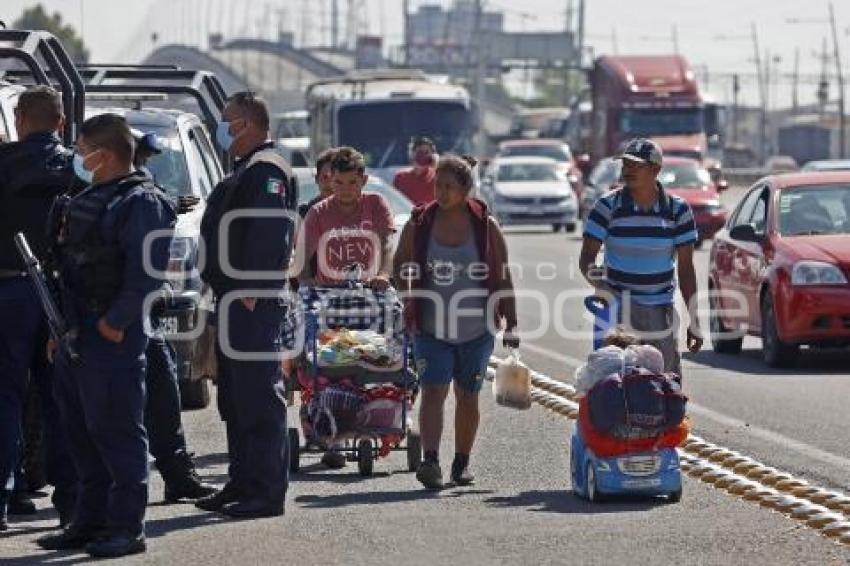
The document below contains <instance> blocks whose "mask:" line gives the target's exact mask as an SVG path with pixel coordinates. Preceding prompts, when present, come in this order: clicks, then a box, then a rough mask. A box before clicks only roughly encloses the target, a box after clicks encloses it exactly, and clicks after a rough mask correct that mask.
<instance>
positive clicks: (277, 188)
mask: <svg viewBox="0 0 850 566" xmlns="http://www.w3.org/2000/svg"><path fill="white" fill-rule="evenodd" d="M283 191H284V185H283V181H282V180H280V179H275V178H274V177H272V178H271V179H269V180H268V182H267V183H266V192H267V193H269V194H271V195H282V194H283Z"/></svg>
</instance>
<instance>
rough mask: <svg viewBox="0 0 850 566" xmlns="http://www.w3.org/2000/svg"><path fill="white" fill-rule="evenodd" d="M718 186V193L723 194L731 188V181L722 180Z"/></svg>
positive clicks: (718, 182)
mask: <svg viewBox="0 0 850 566" xmlns="http://www.w3.org/2000/svg"><path fill="white" fill-rule="evenodd" d="M716 186H717V192H718V193H722V192H723V191H725V190H727V189H728V188H729V181H727V180H726V179H720V180H719V181H717V185H716Z"/></svg>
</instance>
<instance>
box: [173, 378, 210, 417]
mask: <svg viewBox="0 0 850 566" xmlns="http://www.w3.org/2000/svg"><path fill="white" fill-rule="evenodd" d="M180 404H181V405H182V406H183V408H184V409H188V410H195V409H205V408H207V406H208V405H209V404H210V384H209V380H207V379H181V380H180Z"/></svg>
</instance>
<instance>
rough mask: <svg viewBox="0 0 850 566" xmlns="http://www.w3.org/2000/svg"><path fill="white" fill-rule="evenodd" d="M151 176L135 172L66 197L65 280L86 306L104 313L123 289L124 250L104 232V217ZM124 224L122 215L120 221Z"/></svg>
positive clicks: (62, 226)
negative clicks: (74, 195)
mask: <svg viewBox="0 0 850 566" xmlns="http://www.w3.org/2000/svg"><path fill="white" fill-rule="evenodd" d="M142 184H144V185H150V188H151V190H155V189H154V188H153V185H152V183H150V181H149V180H147V179H145V178H143V177H140V176H131V177H128V178H125V179H122V180H121V181H119V182H118V183H115V184H111V185H107V186H99V187H97V188H94V189H91V188H90V189H88V190H86V191H83V192H82V193H80V194H79V195H77V196H76V197H74V198H73V199H69V200H66V201H65V203H64V204H60V206H63V210H60V211H58V215H59V217H60V219H59V222H58V223H59V226H58V228H59V234H58V236H57V238H56V241H57V250H58V256H59V258H58V260H59V268H60V273H61V279H62V284H63V285H64V287H65V288H66V290H67V291H68V293H69V294H70V295H71V296H72V297H73V298H74V300H75V302H76V304H77V305H78V306H80V307H82V308H83V309H84V310H86V311H89V312H92V313H94V314H97V315H103V314H104V313H106V311H107V310H108V309H109V307H110V305H111V304H112V302H113V301H114V299H115V298H116V296H117V295H118V293H119V291H120V290H121V286H122V283H123V276H124V261H125V257H124V252H123V250H122V249H121V246H120V244H119V243H118V239H117V235H116V238H115V239H114V240H110V241H107V240H105V239H104V238H103V235H102V234H101V228H102V221H103V217H104V215H105V214H106V211H107V209H108V208H109V205H110V204H111V203H113V202H115V201H117V200H119V199H121V198H122V197H124V196H125V195H127V194H128V193H129V192H130V191H131V190H132V189H134V188H135V187H137V186H139V185H142ZM121 224H123V220H122V219H118V220H117V221H116V225H119V226H120V225H121Z"/></svg>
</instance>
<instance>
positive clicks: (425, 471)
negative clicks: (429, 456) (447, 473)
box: [416, 460, 443, 489]
mask: <svg viewBox="0 0 850 566" xmlns="http://www.w3.org/2000/svg"><path fill="white" fill-rule="evenodd" d="M416 479H417V480H419V483H421V484H422V485H424V486H425V489H442V487H443V470H441V469H440V463H439V462H437V461H434V460H425V461H424V462H422V463H421V464H419V469H418V470H416Z"/></svg>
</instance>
